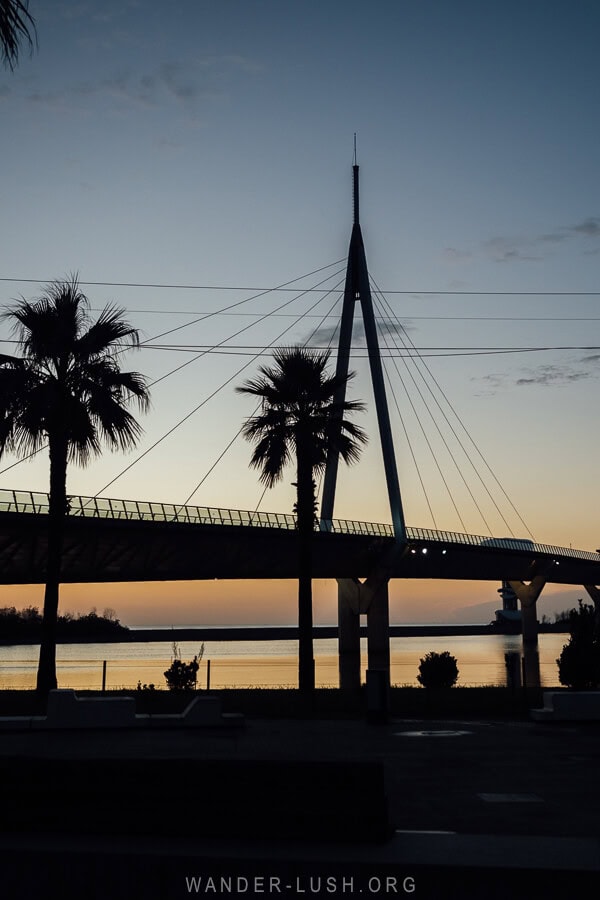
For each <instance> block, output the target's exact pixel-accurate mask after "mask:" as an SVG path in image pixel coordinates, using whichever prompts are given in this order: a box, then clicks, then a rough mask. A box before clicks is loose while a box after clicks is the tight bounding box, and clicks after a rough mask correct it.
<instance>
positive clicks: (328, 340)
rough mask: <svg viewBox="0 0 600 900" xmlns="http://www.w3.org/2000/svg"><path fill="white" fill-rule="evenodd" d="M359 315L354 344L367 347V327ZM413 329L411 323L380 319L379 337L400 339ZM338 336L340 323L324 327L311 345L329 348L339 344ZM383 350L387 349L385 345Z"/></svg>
mask: <svg viewBox="0 0 600 900" xmlns="http://www.w3.org/2000/svg"><path fill="white" fill-rule="evenodd" d="M358 315H360V313H357V318H356V319H355V320H354V327H353V329H352V344H353V346H355V347H356V346H366V342H367V339H366V336H365V326H364V324H363V322H362V320H361V319H359V318H358ZM413 329H414V326H413V325H411V324H410V323H409V322H401V323H400V324H398V323H397V322H391V321H389V320H387V319H383V320H381V319H379V320H378V321H377V335H378V337H379V338H382V337H383V338H385V337H387V335H391V336H392V337H394V338H400V337H401V336H402V335H403V334H404V333H405V332H408V331H412V330H413ZM338 334H339V322H338V323H336V324H335V325H322V326H321V327H320V328H318V329H317V331H315V333H314V334H313V335H312V336H311V338H310V343H311V345H316V346H318V347H329V346H330V345H331V344H333V343H334V342H336V343H337V340H338ZM380 343H381V341H380ZM381 349H385V345H384V346H383V347H382V348H381Z"/></svg>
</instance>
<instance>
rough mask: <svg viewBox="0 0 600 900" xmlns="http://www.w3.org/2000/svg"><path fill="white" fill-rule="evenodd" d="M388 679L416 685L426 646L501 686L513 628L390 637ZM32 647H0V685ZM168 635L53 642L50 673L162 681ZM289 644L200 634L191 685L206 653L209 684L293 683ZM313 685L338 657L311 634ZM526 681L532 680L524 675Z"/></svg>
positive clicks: (545, 674)
mask: <svg viewBox="0 0 600 900" xmlns="http://www.w3.org/2000/svg"><path fill="white" fill-rule="evenodd" d="M566 641H567V636H566V635H563V634H542V635H540V640H539V656H538V655H537V654H536V657H535V659H532V658H531V657H529V658H528V662H526V677H527V679H530V678H531V677H532V675H531V673H532V672H533V673H534V674H535V672H536V670H539V673H540V681H541V684H542V685H543V686H546V687H555V686H558V683H559V682H558V669H557V665H556V658H557V657H558V655H559V654H560V651H561V649H562V647H563V645H564V644H565V643H566ZM179 649H180V651H181V657H182V659H184V660H186V659H192V657H193V656H194V655H195V654H196V653H198V644H197V642H195V643H193V642H190V641H183V642H181V644H180V645H179ZM390 650H391V680H392V684H397V685H412V686H417V673H418V668H419V660H420V659H421V658H422V657H423V656H425V654H426V653H429V652H430V651H436V652H438V653H440V652H442V651H443V650H448V651H449V652H450V653H451V654H452V655H453V656H455V657H456V659H457V662H458V668H459V677H458V684H459V685H463V686H469V685H506V684H507V683H510V682H509V681H508V678H509V677H511V676H509V675H508V670H507V659H510V660H511V663H510V666H511V672H512V677H513V679H515V678H516V677H517V676H516V672H517V662H518V667H519V668H520V672H521V677H522V673H523V661H522V648H521V638H520V636H519V635H478V636H474V635H469V636H452V637H402V638H392V640H391V642H390ZM38 652H39V651H38V648H37V647H36V646H23V647H0V689H8V688H33V687H34V685H35V673H36V668H37V658H38ZM170 653H171V646H170V644H169V642H168V641H164V642H163V641H156V642H153V643H146V644H142V643H139V644H137V643H136V644H60V645H59V646H58V648H57V659H58V677H59V683H60V686H61V687H71V688H75V689H93V690H99V689H100V688H101V686H102V661H103V660H107V682H106V686H107V688H108V689H113V690H114V689H117V688H121V687H125V688H128V689H131V688H135V686H136V685H137V683H138V681H140V682H141V683H142V684H150V683H154V684H155V685H156V686H157V687H161V688H164V687H166V682H165V678H164V671H165V669H167V668H168V666H169V665H170V662H171V660H170ZM296 654H297V644H296V643H295V642H294V641H210V642H209V641H207V642H206V644H205V651H204V659H203V662H202V666H201V669H200V673H199V685H200V686H201V687H205V686H206V684H205V681H206V663H207V660H209V659H210V660H211V675H210V680H211V688H213V689H219V688H225V687H257V686H263V685H264V686H269V687H279V686H281V687H295V686H296V683H297V655H296ZM361 654H362V664H363V666H362V668H363V673H362V677H363V681H364V679H365V670H366V665H367V645H366V640H363V641H362V642H361ZM315 661H316V678H317V684H318V685H320V686H322V687H337V685H338V656H337V641H336V640H335V639H329V640H316V641H315ZM528 683H529V684H533V683H534V682H533V681H531V682H530V681H528Z"/></svg>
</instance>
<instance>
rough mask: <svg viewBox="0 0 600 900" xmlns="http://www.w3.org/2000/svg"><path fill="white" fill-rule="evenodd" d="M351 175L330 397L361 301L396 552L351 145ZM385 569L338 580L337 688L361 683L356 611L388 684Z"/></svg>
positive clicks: (332, 475) (397, 506) (332, 470)
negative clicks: (345, 260) (364, 577)
mask: <svg viewBox="0 0 600 900" xmlns="http://www.w3.org/2000/svg"><path fill="white" fill-rule="evenodd" d="M352 174H353V191H354V193H353V206H354V221H353V225H352V233H351V236H350V247H349V250H348V266H347V269H346V281H345V285H344V301H343V306H342V319H341V325H340V336H339V343H338V355H337V365H336V375H337V376H338V377H339V378H340V382H341V384H340V387H339V388H338V391H337V394H336V396H335V398H334V400H335V402H336V403H339V404H340V406H341V404H342V403H343V402H344V400H345V398H346V379H347V376H348V371H349V366H350V351H351V345H352V329H353V324H354V313H355V309H356V306H357V304H360V308H361V313H362V320H363V325H364V329H365V338H366V341H367V353H368V358H369V369H370V372H371V383H372V386H373V396H374V400H375V410H376V413H377V423H378V429H379V439H380V443H381V451H382V455H383V465H384V471H385V480H386V486H387V492H388V499H389V504H390V512H391V517H392V525H393V529H394V537H395V539H396V548H395V552H401V548H402V547H405V545H406V525H405V522H404V511H403V508H402V498H401V495H400V482H399V479H398V469H397V466H396V456H395V452H394V441H393V436H392V427H391V423H390V415H389V409H388V404H387V397H386V392H385V383H384V378H383V368H382V364H381V353H380V349H379V340H378V337H377V326H376V324H375V314H374V312H373V300H372V297H371V289H370V285H369V271H368V268H367V258H366V254H365V247H364V242H363V237H362V231H361V227H360V202H359V167H358V165H357V163H356V147H355V150H354V165H353V167H352ZM337 472H338V455H337V453H335V452H334V451H332V452H331V453H330V454H329V457H328V459H327V464H326V467H325V477H324V481H323V496H322V502H321V521H322V523H323V525H324V527H325V528H326V529H327V527H328V526H329V527H331V522H332V520H333V507H334V501H335V489H336V483H337ZM388 581H389V575H388V574H387V567H386V566H385V565H383V566H382V567H380V568H379V569H378V571H376V572H374V573H373V574H372V577H371V578H369V579H367V581H366V582H364V583H363V584H361V583H360V582H358V581H356V580H355V579H347V578H339V579H338V640H339V673H340V687H341V688H343V689H356V688H357V687H360V680H361V667H360V615H361V614H366V616H367V635H368V637H367V643H368V666H369V670H371V671H376V672H383V673H384V674H385V681H386V683H387V684H388V685H389V679H390V648H389V640H390V638H389V599H388Z"/></svg>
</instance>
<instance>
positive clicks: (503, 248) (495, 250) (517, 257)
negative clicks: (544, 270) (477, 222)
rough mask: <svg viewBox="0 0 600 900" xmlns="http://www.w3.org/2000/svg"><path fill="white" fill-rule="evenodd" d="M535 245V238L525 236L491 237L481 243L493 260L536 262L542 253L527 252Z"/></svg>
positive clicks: (541, 256) (541, 257)
mask: <svg viewBox="0 0 600 900" xmlns="http://www.w3.org/2000/svg"><path fill="white" fill-rule="evenodd" d="M535 245H536V241H535V240H532V239H531V238H526V237H493V238H490V239H489V240H488V241H485V242H484V243H483V249H484V252H485V253H487V254H488V255H489V256H491V257H492V259H493V260H494V261H495V262H503V263H507V262H517V261H518V262H537V261H539V260H541V259H543V258H544V257H543V255H540V254H539V253H537V254H535V253H532V252H528V251H530V248H532V247H535Z"/></svg>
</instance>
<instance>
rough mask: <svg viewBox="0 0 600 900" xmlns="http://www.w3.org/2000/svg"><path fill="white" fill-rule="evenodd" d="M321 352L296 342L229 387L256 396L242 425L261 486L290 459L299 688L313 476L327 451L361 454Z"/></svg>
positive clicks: (308, 663)
mask: <svg viewBox="0 0 600 900" xmlns="http://www.w3.org/2000/svg"><path fill="white" fill-rule="evenodd" d="M329 355H330V354H329V352H328V351H311V350H307V349H306V348H303V347H291V348H282V349H279V350H277V351H276V352H275V353H274V354H273V360H274V365H273V366H272V367H271V368H269V367H266V366H261V368H260V369H259V372H260V377H259V378H256V379H254V380H250V381H247V382H245V383H244V384H243V385H242V386H240V387H238V388H236V390H237V391H239V392H241V393H244V394H252V395H253V396H255V397H259V398H260V401H261V408H260V412H259V413H258V414H257V415H255V416H252V417H251V418H249V419H248V420H247V421H246V422H245V424H244V426H243V429H242V433H243V434H244V436H245V437H246V438H247V439H248V440H250V441H252V442H254V443H255V444H256V446H255V448H254V452H253V455H252V458H251V461H250V464H251V465H252V466H253V467H254V468H257V469H260V470H261V476H260V478H261V481H262V482H263V483H264V484H265V485H266V486H267V487H273V485H274V484H275V483H276V482H278V481H280V480H281V479H282V477H283V471H284V469H285V468H286V466H287V465H288V464H289V463H291V462H292V461H294V460H295V463H296V473H297V479H296V482H295V485H296V496H297V500H296V515H297V526H298V563H299V579H298V636H299V647H298V650H299V654H298V655H299V667H298V684H299V688H300V690H301V691H302V692H304V693H311V692H312V691H313V690H314V686H315V675H314V661H313V643H312V537H313V533H314V527H315V503H316V496H315V493H316V491H315V487H316V485H315V475H316V474H317V473H319V472H321V471H322V470H323V469H324V468H325V463H326V460H327V455H328V453H329V452H330V451H333V452H337V453H339V455H340V457H341V458H342V459H343V460H344V462H346V463H353V462H355V461H356V460H357V459H358V458H359V456H360V447H361V444H364V443H365V442H366V439H367V438H366V435H365V433H364V431H363V430H362V429H361V428H359V427H358V426H357V425H355V424H353V423H352V422H351V421H349V420H348V419H347V418H346V415H347V414H349V413H355V412H361V411H362V410H363V409H364V404H363V403H361V402H360V401H356V400H355V401H343V402H336V401H335V399H334V398H335V395H336V392H337V389H338V387H340V385H341V384H343V383H345V382H346V381H348V380H349V379H350V378H352V377H353V375H354V373H350V374H349V375H348V376H347V378H344V379H341V380H340V378H338V377H337V376H336V375H329V374H328V373H327V363H328V361H329Z"/></svg>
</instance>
